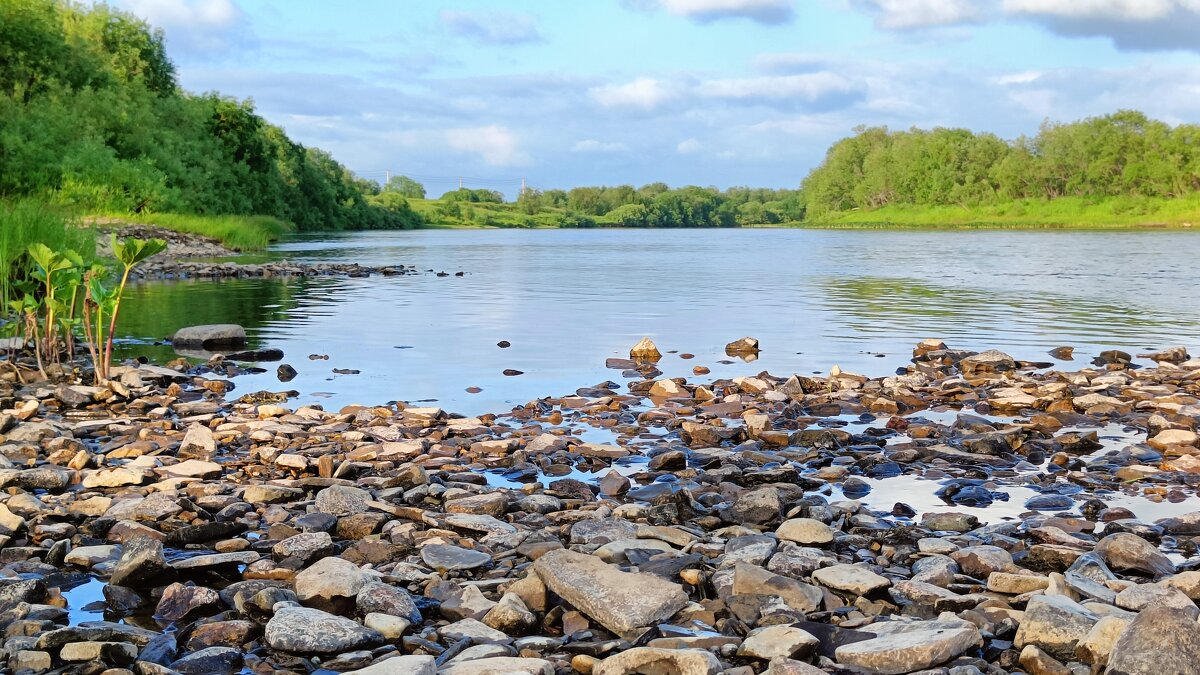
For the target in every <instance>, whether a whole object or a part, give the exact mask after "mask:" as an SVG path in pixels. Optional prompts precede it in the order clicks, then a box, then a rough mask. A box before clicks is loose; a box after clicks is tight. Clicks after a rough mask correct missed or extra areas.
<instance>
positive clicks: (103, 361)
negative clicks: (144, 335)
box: [84, 234, 167, 383]
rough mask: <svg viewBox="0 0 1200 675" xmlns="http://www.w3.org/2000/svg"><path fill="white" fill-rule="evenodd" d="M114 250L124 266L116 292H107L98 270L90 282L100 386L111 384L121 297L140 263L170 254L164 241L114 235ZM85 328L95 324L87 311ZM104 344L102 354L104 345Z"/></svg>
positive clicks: (92, 338)
mask: <svg viewBox="0 0 1200 675" xmlns="http://www.w3.org/2000/svg"><path fill="white" fill-rule="evenodd" d="M112 250H113V255H114V256H116V258H117V262H118V263H120V265H121V281H120V283H119V284H118V285H117V287H116V288H115V289H106V288H104V285H103V283H102V282H101V280H100V279H101V276H100V275H99V274H97V273H96V272H97V270H96V269H95V268H93V269H92V271H91V272H90V273H89V276H88V280H87V295H86V297H85V300H84V303H85V307H88V306H89V303H90V306H91V308H92V309H93V310H94V311H95V317H94V320H95V322H96V323H95V330H94V332H92V334H90V335H89V336H88V341H89V343H90V344H89V348H90V349H91V350H92V364H93V365H94V367H95V369H96V382H97V383H102V382H107V381H108V379H109V374H110V372H111V364H112V351H113V337H114V335H115V334H116V330H117V318H118V317H119V316H120V315H121V296H122V295H124V294H125V284H127V283H129V273H130V272H132V271H133V268H134V267H135V266H136V265H137V264H138V263H140V262H143V261H145V260H147V259H148V258H151V257H153V256H155V255H158V254H159V253H162V252H163V251H165V250H167V242H165V241H163V240H162V239H132V238H130V239H120V240H118V239H117V235H116V234H113V235H112ZM105 315H107V316H108V330H107V333H105V332H104V328H103V321H104V316H105ZM84 323H85V325H88V326H89V330H91V329H90V324H91V321H90V320H89V317H88V316H87V312H86V311H85V316H84ZM101 342H103V343H104V347H103V351H100V347H99V345H100V343H101Z"/></svg>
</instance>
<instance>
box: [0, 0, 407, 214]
mask: <svg viewBox="0 0 1200 675" xmlns="http://www.w3.org/2000/svg"><path fill="white" fill-rule="evenodd" d="M377 192H379V187H378V186H377V185H375V184H373V183H367V182H364V181H362V180H360V179H357V178H355V177H354V176H353V175H351V174H350V172H349V171H348V170H346V168H345V167H344V166H342V165H341V164H339V163H338V162H337V161H335V160H334V159H333V158H332V157H331V156H330V155H329V154H328V153H326V152H323V151H321V150H318V149H315V148H306V147H304V146H302V145H300V144H298V143H295V142H293V141H292V140H291V139H289V138H288V137H287V136H286V135H285V134H284V132H283V130H282V129H280V128H279V127H277V126H274V125H272V124H270V123H269V122H267V121H266V120H265V119H263V118H262V117H261V116H260V115H258V114H257V113H256V112H255V110H254V106H253V104H252V103H251V102H250V101H239V100H236V99H232V98H228V97H223V96H221V95H219V94H215V93H208V94H203V95H192V94H189V93H186V92H183V91H181V90H180V89H179V87H178V84H177V82H176V79H175V68H174V66H173V64H172V63H171V61H170V59H169V58H168V57H167V53H166V48H165V45H164V42H163V36H162V34H161V32H160V31H156V30H151V29H150V28H149V27H148V26H147V25H146V23H145V22H143V21H142V20H140V19H138V18H136V17H134V16H132V15H130V14H126V13H123V12H120V11H117V10H115V9H112V8H110V7H108V6H106V5H104V4H100V3H96V4H90V3H87V4H85V3H75V2H69V1H68V0H0V197H3V196H8V197H13V196H24V195H28V196H34V197H37V198H40V199H43V200H45V201H49V202H53V203H55V204H59V205H63V206H66V207H70V208H72V209H74V210H76V211H87V212H92V213H106V214H124V215H127V214H133V213H136V214H147V213H183V214H196V215H205V216H211V215H247V214H259V215H268V216H271V217H273V218H276V219H278V220H283V221H288V222H291V223H295V225H296V227H297V228H298V229H300V230H328V229H355V228H387V227H412V226H413V225H414V224H415V223H414V222H413V220H412V215H411V214H408V213H403V212H400V213H398V212H397V211H396V210H394V209H392V210H389V209H387V208H380V207H378V206H376V205H374V204H372V203H370V202H369V201H368V196H369V195H371V194H374V193H377Z"/></svg>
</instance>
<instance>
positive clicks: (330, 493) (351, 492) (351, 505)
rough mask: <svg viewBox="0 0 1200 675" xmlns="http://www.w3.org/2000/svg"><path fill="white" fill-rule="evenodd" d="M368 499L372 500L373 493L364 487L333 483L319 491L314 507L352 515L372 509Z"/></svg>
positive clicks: (333, 512)
mask: <svg viewBox="0 0 1200 675" xmlns="http://www.w3.org/2000/svg"><path fill="white" fill-rule="evenodd" d="M368 501H371V493H370V492H367V491H366V490H364V489H362V488H356V487H350V486H349V485H333V486H330V487H327V488H325V489H324V490H321V491H320V492H318V493H317V498H316V501H315V502H314V503H313V509H314V510H316V511H320V512H321V513H332V514H333V515H335V516H352V515H354V514H356V513H366V512H367V511H368V510H370V507H369V506H367V502H368Z"/></svg>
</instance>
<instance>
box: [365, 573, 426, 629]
mask: <svg viewBox="0 0 1200 675" xmlns="http://www.w3.org/2000/svg"><path fill="white" fill-rule="evenodd" d="M355 605H356V607H357V609H358V613H359V614H362V615H364V616H365V615H367V614H370V613H371V612H378V613H380V614H388V615H390V616H398V617H401V618H404V619H407V620H408V621H409V622H410V623H420V621H421V611H420V610H419V609H417V604H416V603H415V602H413V599H412V596H411V595H409V594H408V591H406V590H404V589H403V588H396V587H395V586H389V585H387V584H383V583H374V582H368V583H367V584H366V585H365V586H363V587H362V589H361V590H359V592H358V597H357V598H356V600H355Z"/></svg>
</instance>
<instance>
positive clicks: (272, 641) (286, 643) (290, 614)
mask: <svg viewBox="0 0 1200 675" xmlns="http://www.w3.org/2000/svg"><path fill="white" fill-rule="evenodd" d="M265 638H266V641H267V644H268V645H270V647H271V649H278V650H281V651H285V652H294V653H297V654H338V653H341V652H347V651H351V650H354V649H364V648H368V647H373V646H375V645H378V644H379V643H381V642H383V636H382V635H380V634H379V633H377V632H375V631H373V630H371V629H369V628H366V627H365V626H361V625H359V624H358V623H356V622H354V621H351V620H350V619H345V618H342V617H340V616H335V615H333V614H329V613H328V612H322V611H321V610H319V609H312V608H309V607H283V608H281V609H280V610H279V611H278V612H276V613H275V616H273V617H271V620H270V621H269V622H267V630H266V634H265Z"/></svg>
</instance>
